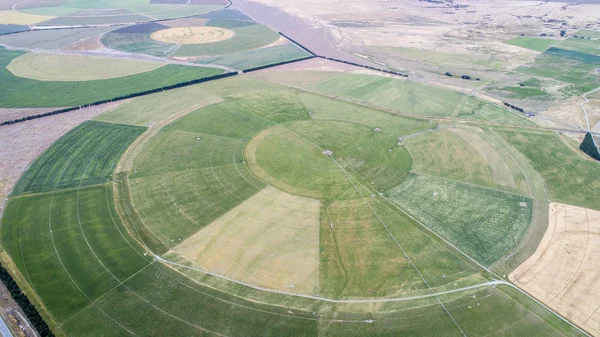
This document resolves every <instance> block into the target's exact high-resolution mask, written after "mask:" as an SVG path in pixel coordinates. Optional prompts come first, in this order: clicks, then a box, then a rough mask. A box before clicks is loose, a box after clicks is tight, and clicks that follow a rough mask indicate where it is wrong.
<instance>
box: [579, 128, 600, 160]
mask: <svg viewBox="0 0 600 337" xmlns="http://www.w3.org/2000/svg"><path fill="white" fill-rule="evenodd" d="M579 149H580V150H581V151H583V153H585V154H587V155H588V156H590V157H592V158H594V159H596V160H600V151H598V147H597V146H596V143H595V142H594V138H593V137H592V134H591V133H589V132H587V133H586V134H585V138H583V142H581V145H579Z"/></svg>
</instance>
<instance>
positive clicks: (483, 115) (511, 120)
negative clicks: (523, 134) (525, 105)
mask: <svg viewBox="0 0 600 337" xmlns="http://www.w3.org/2000/svg"><path fill="white" fill-rule="evenodd" d="M457 118H459V119H466V120H474V121H484V122H495V123H503V124H515V125H534V123H533V122H531V121H529V120H528V119H527V118H525V117H523V116H520V115H518V114H517V113H514V112H511V111H509V110H507V109H505V108H502V107H500V106H497V105H494V104H490V103H487V102H484V101H482V100H480V99H478V98H475V97H468V98H467V100H466V101H465V103H464V105H463V106H462V108H461V109H460V112H459V113H458V116H457Z"/></svg>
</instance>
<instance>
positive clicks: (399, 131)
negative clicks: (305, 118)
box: [298, 93, 437, 137]
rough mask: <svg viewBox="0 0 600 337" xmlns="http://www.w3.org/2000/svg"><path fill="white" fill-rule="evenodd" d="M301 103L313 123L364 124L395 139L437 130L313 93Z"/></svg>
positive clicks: (427, 124)
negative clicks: (325, 121)
mask: <svg viewBox="0 0 600 337" xmlns="http://www.w3.org/2000/svg"><path fill="white" fill-rule="evenodd" d="M298 96H299V97H300V100H301V101H302V104H304V106H305V107H306V109H307V110H308V111H309V112H310V113H311V114H310V118H312V119H314V120H337V121H345V122H350V123H356V124H361V125H364V126H368V127H370V128H372V129H373V130H375V128H380V129H381V130H382V132H384V133H385V134H387V135H389V136H392V137H400V136H404V135H407V134H411V133H415V132H419V131H423V130H427V129H431V128H434V127H436V125H437V123H435V122H434V121H428V120H421V119H412V118H408V117H404V116H400V115H396V114H393V113H391V112H387V111H382V110H376V109H373V108H369V107H365V106H360V105H357V104H352V103H348V102H344V101H340V100H337V99H333V98H329V97H324V96H320V95H316V94H310V93H300V94H298Z"/></svg>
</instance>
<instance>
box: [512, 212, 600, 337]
mask: <svg viewBox="0 0 600 337" xmlns="http://www.w3.org/2000/svg"><path fill="white" fill-rule="evenodd" d="M549 216H550V220H549V225H548V229H547V231H546V234H545V235H544V238H543V239H542V242H541V243H540V245H539V246H538V248H537V250H536V252H535V253H534V254H533V255H532V256H531V257H530V258H529V259H527V260H526V261H525V262H524V263H523V264H521V265H520V266H519V267H518V268H517V269H515V270H514V271H513V272H512V273H511V274H510V275H509V278H510V280H511V281H513V282H514V283H515V284H516V285H517V286H519V287H520V288H522V289H524V290H526V291H527V292H529V293H530V294H532V295H533V296H535V297H536V298H538V299H539V300H541V301H542V302H544V303H546V304H547V305H548V306H550V307H551V308H553V309H554V310H556V311H558V312H559V313H560V314H562V315H564V316H565V317H567V318H568V319H570V320H571V321H573V322H574V323H575V324H577V325H579V326H581V327H583V328H584V329H586V330H587V331H588V332H590V333H592V334H593V335H596V336H597V335H599V334H600V305H599V304H598V303H600V288H598V286H597V282H598V279H600V260H599V259H598V256H599V255H600V212H599V211H594V210H590V209H585V208H581V207H575V206H570V205H564V204H557V203H552V204H550V214H549Z"/></svg>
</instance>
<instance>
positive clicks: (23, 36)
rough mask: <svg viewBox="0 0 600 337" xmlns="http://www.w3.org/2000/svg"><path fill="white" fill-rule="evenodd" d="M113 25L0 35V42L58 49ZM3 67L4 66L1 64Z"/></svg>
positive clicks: (22, 46)
mask: <svg viewBox="0 0 600 337" xmlns="http://www.w3.org/2000/svg"><path fill="white" fill-rule="evenodd" d="M113 29H114V28H113V27H96V28H79V29H62V30H42V31H35V32H23V33H18V34H10V35H4V36H0V43H1V44H6V45H10V46H14V47H16V48H39V49H51V50H55V49H60V48H63V47H66V46H69V45H71V44H74V43H76V42H79V41H81V40H85V39H89V38H91V37H94V36H98V35H100V34H103V33H106V32H108V31H110V30H113ZM3 67H4V66H3Z"/></svg>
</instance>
